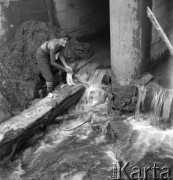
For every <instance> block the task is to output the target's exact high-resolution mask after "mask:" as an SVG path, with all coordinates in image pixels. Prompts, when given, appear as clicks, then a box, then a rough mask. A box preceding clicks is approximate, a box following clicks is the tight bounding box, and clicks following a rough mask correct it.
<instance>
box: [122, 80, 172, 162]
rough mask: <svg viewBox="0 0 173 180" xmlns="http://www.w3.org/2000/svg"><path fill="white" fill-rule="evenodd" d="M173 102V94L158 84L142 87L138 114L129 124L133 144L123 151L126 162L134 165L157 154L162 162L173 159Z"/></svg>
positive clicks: (130, 119)
mask: <svg viewBox="0 0 173 180" xmlns="http://www.w3.org/2000/svg"><path fill="white" fill-rule="evenodd" d="M172 100H173V90H171V89H164V88H162V87H160V86H158V85H157V84H156V83H152V84H149V85H148V86H141V87H139V99H138V103H137V106H136V114H135V116H132V117H129V118H127V119H126V120H125V123H126V124H127V125H128V126H129V128H130V129H131V133H130V134H129V135H128V136H129V139H130V140H131V141H132V142H133V143H132V144H130V145H129V144H128V143H127V144H126V145H125V146H124V147H122V148H121V151H124V152H122V153H121V155H122V156H123V158H125V159H129V161H131V163H134V164H135V163H137V162H139V161H141V160H142V159H143V158H144V157H146V155H147V153H153V154H154V155H156V154H157V158H159V159H164V158H169V159H173V144H172V141H173V122H172V112H171V110H172ZM125 152H126V153H125Z"/></svg>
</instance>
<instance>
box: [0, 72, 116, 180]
mask: <svg viewBox="0 0 173 180" xmlns="http://www.w3.org/2000/svg"><path fill="white" fill-rule="evenodd" d="M80 73H81V72H80ZM104 74H105V71H104V70H101V69H97V70H95V72H94V73H90V74H88V75H87V76H88V77H87V78H86V74H84V75H83V74H80V75H79V77H81V79H80V80H81V81H83V83H85V84H86V86H87V88H86V91H85V94H84V95H83V97H82V98H81V100H80V102H79V103H78V105H77V106H76V107H75V108H74V109H73V110H71V111H70V112H69V113H74V114H75V113H78V112H84V113H81V115H78V117H77V118H75V119H70V120H67V121H64V122H63V123H61V124H59V125H54V126H51V127H49V128H48V133H47V134H46V135H45V137H44V139H43V140H41V141H40V143H38V144H37V145H36V146H35V147H30V148H28V149H26V150H25V151H24V152H23V153H22V154H21V155H20V156H19V159H20V161H21V163H20V167H22V169H21V174H19V178H18V179H21V180H31V179H38V180H39V179H40V180H53V179H57V180H82V179H85V178H86V179H91V180H92V179H99V180H102V179H104V180H105V179H106V178H107V179H111V176H112V162H113V161H114V160H115V156H114V152H113V147H112V144H110V142H108V141H107V139H106V136H105V129H106V127H107V124H108V122H109V120H110V119H111V118H110V117H109V116H108V115H107V95H106V93H105V88H106V87H105V86H104V85H103V84H101V81H102V79H103V76H104ZM83 77H85V78H83ZM86 79H88V80H86ZM85 112H86V113H85ZM81 124H83V125H82V126H81ZM13 172H14V171H12V172H10V171H9V170H8V176H7V177H6V178H4V179H11V180H12V179H14V174H12V173H13ZM0 176H1V175H0Z"/></svg>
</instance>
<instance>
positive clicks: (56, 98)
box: [0, 84, 85, 164]
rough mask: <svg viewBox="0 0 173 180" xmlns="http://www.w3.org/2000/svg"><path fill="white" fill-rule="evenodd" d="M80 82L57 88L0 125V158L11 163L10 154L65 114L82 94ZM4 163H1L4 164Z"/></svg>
mask: <svg viewBox="0 0 173 180" xmlns="http://www.w3.org/2000/svg"><path fill="white" fill-rule="evenodd" d="M84 91H85V87H84V85H82V84H79V85H76V86H73V87H69V86H68V85H66V86H65V87H64V88H60V87H58V88H57V89H56V90H55V91H54V92H53V98H49V97H46V98H44V99H42V100H37V101H35V102H33V104H32V105H31V106H30V107H29V108H28V109H26V110H24V111H23V112H22V113H21V114H19V115H17V116H15V117H13V118H11V119H9V120H8V121H6V122H4V123H2V124H1V125H0V161H3V162H5V163H7V162H10V160H11V159H12V158H13V156H14V155H15V154H16V153H17V152H19V151H21V149H23V148H25V147H26V146H27V143H28V141H29V140H30V139H31V138H32V137H33V136H34V135H35V134H37V133H38V134H39V133H43V132H45V130H46V128H47V127H48V126H49V125H50V124H52V123H53V122H54V120H55V118H56V117H57V116H60V115H63V114H64V113H67V111H68V109H69V108H71V107H72V106H73V105H75V104H76V103H77V102H78V101H79V100H80V98H81V97H82V95H83V93H84ZM3 164H4V163H3Z"/></svg>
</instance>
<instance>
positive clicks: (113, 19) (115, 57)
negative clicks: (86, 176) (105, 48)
mask: <svg viewBox="0 0 173 180" xmlns="http://www.w3.org/2000/svg"><path fill="white" fill-rule="evenodd" d="M146 6H147V3H146V2H143V0H110V31H111V32H110V34H111V67H112V82H113V83H112V86H113V87H114V86H117V85H120V86H128V85H129V84H130V82H131V81H132V80H133V79H136V78H137V77H139V76H140V74H141V66H142V64H143V60H144V59H145V57H144V56H145V55H146V54H145V48H146V46H145V44H146V43H145V42H144V41H145V39H144V38H143V30H142V28H144V29H145V23H144V21H148V20H147V18H146ZM144 17H145V18H144ZM145 33H147V31H145ZM143 42H144V43H143Z"/></svg>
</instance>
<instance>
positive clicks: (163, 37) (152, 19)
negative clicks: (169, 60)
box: [147, 7, 173, 56]
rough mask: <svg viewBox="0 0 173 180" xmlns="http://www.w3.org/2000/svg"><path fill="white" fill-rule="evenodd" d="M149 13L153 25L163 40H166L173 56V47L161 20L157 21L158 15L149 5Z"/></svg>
mask: <svg viewBox="0 0 173 180" xmlns="http://www.w3.org/2000/svg"><path fill="white" fill-rule="evenodd" d="M147 15H148V17H149V19H150V21H151V22H152V24H153V26H154V27H155V28H156V30H157V31H158V33H159V35H160V36H161V38H162V40H163V41H164V42H165V44H166V46H167V47H168V49H169V51H170V53H171V55H172V56H173V47H172V45H171V43H170V41H169V39H168V37H167V36H166V34H165V33H164V31H163V29H162V27H161V26H160V24H159V22H158V21H157V19H156V17H155V16H154V14H153V12H152V11H151V9H150V8H149V7H147Z"/></svg>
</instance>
